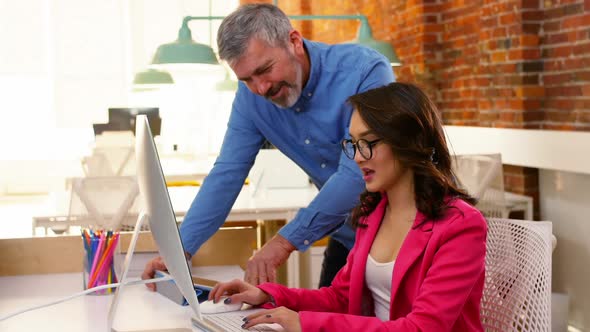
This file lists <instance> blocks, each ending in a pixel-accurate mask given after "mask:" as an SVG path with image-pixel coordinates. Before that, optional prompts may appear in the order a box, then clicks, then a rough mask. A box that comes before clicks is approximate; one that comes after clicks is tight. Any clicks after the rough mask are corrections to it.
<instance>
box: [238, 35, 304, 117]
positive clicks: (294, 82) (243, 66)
mask: <svg viewBox="0 0 590 332" xmlns="http://www.w3.org/2000/svg"><path fill="white" fill-rule="evenodd" d="M297 36H298V35H297ZM301 52H303V53H301ZM301 55H303V57H305V51H304V50H303V43H302V40H301V39H300V38H299V39H298V40H295V41H293V39H291V41H290V42H289V43H288V44H287V45H286V46H285V47H272V46H269V45H268V44H267V43H266V42H265V41H262V40H260V39H258V38H256V37H254V38H252V39H250V41H249V42H248V47H247V49H246V51H245V52H244V54H243V55H242V56H241V57H240V58H238V59H237V60H236V61H235V62H233V63H231V64H230V67H231V68H232V70H233V71H234V73H236V76H237V77H238V79H239V80H241V81H243V82H244V83H245V84H246V86H247V87H248V89H250V91H252V93H255V94H257V95H260V96H263V97H265V98H266V99H268V100H269V101H270V102H272V103H273V104H275V105H277V106H278V107H281V108H288V107H291V106H293V105H294V104H295V102H297V99H299V96H300V95H301V90H302V89H303V84H304V83H303V77H304V67H303V64H302V63H301V61H300V59H301Z"/></svg>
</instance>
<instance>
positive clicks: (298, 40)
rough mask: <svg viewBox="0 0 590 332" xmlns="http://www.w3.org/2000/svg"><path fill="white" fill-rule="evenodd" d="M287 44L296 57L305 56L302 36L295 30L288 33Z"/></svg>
mask: <svg viewBox="0 0 590 332" xmlns="http://www.w3.org/2000/svg"><path fill="white" fill-rule="evenodd" d="M289 43H290V44H291V45H292V46H293V51H294V52H295V54H297V55H302V54H305V48H304V47H303V36H301V33H300V32H299V31H297V30H295V29H293V30H291V32H289Z"/></svg>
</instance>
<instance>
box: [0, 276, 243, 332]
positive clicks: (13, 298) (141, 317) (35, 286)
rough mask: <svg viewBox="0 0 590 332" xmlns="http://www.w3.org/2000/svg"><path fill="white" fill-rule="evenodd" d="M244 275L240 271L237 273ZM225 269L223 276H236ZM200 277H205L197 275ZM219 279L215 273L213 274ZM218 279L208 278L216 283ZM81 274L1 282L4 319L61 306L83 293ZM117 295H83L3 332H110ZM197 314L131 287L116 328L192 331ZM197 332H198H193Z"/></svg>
mask: <svg viewBox="0 0 590 332" xmlns="http://www.w3.org/2000/svg"><path fill="white" fill-rule="evenodd" d="M238 269H239V268H238ZM236 271H237V270H236V268H235V267H233V268H232V267H229V269H228V268H226V269H223V272H224V273H225V274H224V276H226V277H227V275H228V274H232V273H233V274H234V276H233V277H237V278H239V277H241V275H235V274H236ZM197 275H199V276H201V275H200V274H197ZM213 275H214V273H213ZM213 275H211V274H208V275H207V274H205V275H203V276H204V277H209V278H211V277H212V276H213ZM82 289H83V288H82V276H81V273H66V274H47V275H28V276H15V277H0V316H3V315H6V314H9V313H12V312H14V311H17V310H20V309H23V308H28V307H31V306H34V305H39V304H42V303H46V302H49V301H53V300H57V299H60V298H63V297H65V296H68V295H71V294H75V293H77V292H80V291H82ZM112 298H113V295H84V296H80V297H77V298H75V299H72V300H69V301H66V302H63V303H60V304H56V305H53V306H49V307H45V308H42V309H37V310H34V311H30V312H26V313H23V314H20V315H18V316H14V317H12V318H9V319H7V320H5V321H3V322H0V331H2V332H4V331H11V332H12V331H72V332H74V331H75V332H84V331H88V332H104V331H107V315H108V311H109V307H110V303H111V301H112ZM191 316H192V311H191V310H190V308H189V307H188V306H186V307H183V306H180V305H178V304H176V303H174V302H172V301H170V300H169V299H167V298H165V297H164V296H162V295H160V294H158V293H154V292H151V291H149V290H148V289H147V288H146V287H145V286H144V285H133V286H126V287H125V288H124V289H123V293H122V294H121V303H120V304H119V310H118V313H117V316H116V318H115V322H114V328H116V329H117V330H119V331H134V330H148V329H169V328H189V329H190V328H192V327H191V322H190V318H191ZM194 331H197V329H194Z"/></svg>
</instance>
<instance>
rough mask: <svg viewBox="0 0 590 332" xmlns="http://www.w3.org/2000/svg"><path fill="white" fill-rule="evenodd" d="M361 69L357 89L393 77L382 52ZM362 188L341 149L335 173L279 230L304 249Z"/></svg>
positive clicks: (340, 218) (340, 219)
mask: <svg viewBox="0 0 590 332" xmlns="http://www.w3.org/2000/svg"><path fill="white" fill-rule="evenodd" d="M363 72H364V75H363V79H362V80H361V82H360V83H359V87H358V93H360V92H364V91H367V90H370V89H373V88H377V87H380V86H383V85H386V84H389V83H391V82H393V81H394V79H395V77H394V75H393V70H392V69H391V65H390V64H389V63H388V62H387V60H386V59H385V57H383V56H379V57H378V58H376V59H374V60H373V61H371V62H368V63H367V66H366V68H365V69H364V70H363ZM364 188H365V183H364V181H363V179H362V176H361V172H360V170H359V168H358V166H357V165H356V163H355V162H354V161H353V160H350V159H348V158H347V157H346V156H345V155H344V153H341V155H340V161H339V165H338V170H337V171H336V173H334V174H333V175H332V176H331V177H330V178H329V179H328V181H327V182H326V183H325V184H324V186H323V187H322V188H321V190H320V192H319V193H318V195H317V196H316V197H315V198H314V200H313V201H312V202H311V203H310V204H309V206H308V207H307V208H304V209H301V210H299V212H298V213H297V215H296V216H295V218H294V219H293V220H292V221H291V222H289V223H288V224H287V225H285V226H284V227H283V228H282V229H281V230H280V231H279V234H280V235H281V236H283V237H284V238H286V239H287V240H288V241H289V242H290V243H291V244H292V245H294V246H295V247H296V248H297V249H298V250H300V251H303V250H306V249H307V248H309V246H310V245H311V244H313V243H314V242H315V241H317V240H319V239H321V238H323V237H324V236H326V235H328V234H330V233H331V232H333V231H335V230H337V229H338V228H339V227H340V226H341V225H342V224H343V223H344V221H345V220H346V218H347V217H348V214H349V213H350V211H351V210H352V208H353V207H354V206H356V204H358V199H359V195H360V194H361V192H362V191H363V189H364Z"/></svg>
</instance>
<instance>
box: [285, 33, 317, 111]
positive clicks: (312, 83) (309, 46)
mask: <svg viewBox="0 0 590 332" xmlns="http://www.w3.org/2000/svg"><path fill="white" fill-rule="evenodd" d="M303 46H304V47H305V50H306V53H307V55H308V56H309V78H308V79H307V83H306V84H305V87H304V88H303V89H302V90H301V96H300V97H299V99H298V100H297V102H296V103H295V105H293V106H292V107H291V108H292V109H300V110H301V111H305V110H307V107H306V106H307V104H308V100H309V99H311V98H312V97H313V95H314V93H315V88H316V87H317V85H318V79H319V76H320V70H321V65H322V64H321V61H320V59H321V57H320V51H319V49H318V47H317V45H315V43H313V42H311V41H309V40H307V39H303Z"/></svg>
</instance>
